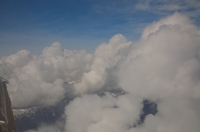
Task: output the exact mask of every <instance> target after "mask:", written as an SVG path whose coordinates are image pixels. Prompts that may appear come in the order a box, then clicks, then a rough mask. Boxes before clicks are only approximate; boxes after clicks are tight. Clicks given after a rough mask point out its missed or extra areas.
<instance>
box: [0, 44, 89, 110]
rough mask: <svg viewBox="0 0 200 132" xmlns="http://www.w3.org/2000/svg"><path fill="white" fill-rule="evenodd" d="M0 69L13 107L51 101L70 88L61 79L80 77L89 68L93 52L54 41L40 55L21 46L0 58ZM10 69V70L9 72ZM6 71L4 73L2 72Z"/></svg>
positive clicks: (49, 102)
mask: <svg viewBox="0 0 200 132" xmlns="http://www.w3.org/2000/svg"><path fill="white" fill-rule="evenodd" d="M2 60H3V62H4V63H6V65H7V66H8V67H6V66H5V65H4V64H3V63H2V62H1V66H2V68H3V69H1V73H4V75H5V77H7V76H8V77H7V78H8V79H9V82H10V83H9V84H8V87H9V89H8V90H9V93H10V97H11V100H12V104H13V106H14V107H24V106H29V105H44V104H46V105H52V104H55V103H56V102H57V101H59V99H60V98H62V96H63V95H64V94H65V93H66V92H67V91H69V85H67V87H64V83H67V82H71V81H77V80H79V79H80V78H81V77H82V76H83V73H84V72H88V71H90V69H91V64H92V62H93V54H92V53H89V52H87V51H85V50H80V51H71V50H66V49H63V48H62V47H61V44H59V43H57V42H55V43H53V44H52V45H51V46H50V47H46V48H45V49H44V50H43V52H42V54H41V55H40V56H35V55H31V54H30V52H29V51H26V50H22V51H19V52H17V53H16V54H14V55H11V56H8V57H4V58H2ZM9 69H10V70H11V71H13V72H11V71H10V70H9ZM5 73H7V74H5Z"/></svg>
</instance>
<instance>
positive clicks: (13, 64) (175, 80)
mask: <svg viewBox="0 0 200 132" xmlns="http://www.w3.org/2000/svg"><path fill="white" fill-rule="evenodd" d="M3 60H4V61H5V62H6V63H7V65H8V67H9V68H10V69H12V70H13V71H14V74H15V75H16V76H18V78H19V79H20V80H21V82H22V83H23V85H24V86H25V87H26V88H27V89H28V91H29V92H30V93H31V94H32V95H33V96H34V97H35V98H36V100H37V101H35V99H34V98H30V97H29V98H28V97H27V96H29V94H28V93H26V90H23V89H21V87H23V86H21V83H19V82H18V80H16V77H15V76H14V75H13V74H12V73H9V71H6V72H7V73H8V76H9V78H10V79H9V81H10V82H11V83H10V84H9V86H8V87H10V90H9V92H10V94H11V99H12V102H13V104H14V106H16V107H17V106H27V105H30V104H37V103H38V102H39V104H54V103H55V102H57V101H58V100H59V99H60V98H61V97H62V96H63V95H64V94H65V93H66V92H68V91H71V92H72V93H73V94H74V96H77V95H78V96H79V97H76V98H75V99H74V100H73V101H71V102H70V104H69V105H67V106H66V110H65V114H66V126H65V130H66V131H67V132H111V131H116V132H121V131H123V132H146V131H149V132H169V131H170V132H188V131H193V132H199V131H200V126H199V124H200V115H199V110H200V29H199V27H197V26H195V24H194V23H193V22H192V21H191V20H190V18H189V17H187V16H185V15H183V14H180V13H174V14H173V15H171V16H168V17H166V18H163V19H161V20H159V21H156V22H153V23H152V24H150V25H148V26H147V27H146V28H144V30H143V33H142V35H141V39H140V40H138V41H137V42H130V41H127V40H126V38H125V37H124V36H123V35H121V34H117V35H115V36H114V37H112V38H111V39H110V41H109V42H108V43H103V44H101V45H100V46H99V47H97V48H96V50H95V52H94V53H89V52H87V51H84V50H82V51H70V50H66V49H62V47H61V45H60V44H59V43H54V44H52V45H51V46H50V47H47V48H45V49H44V50H43V52H42V54H41V55H40V56H34V55H31V54H30V53H29V52H28V51H26V50H22V51H19V52H18V53H16V54H14V55H11V56H8V57H5V58H3ZM3 69H6V67H3ZM4 71H5V70H4ZM2 73H3V71H2ZM65 84H67V85H65ZM17 88H18V89H17ZM116 88H121V89H122V90H123V91H125V93H126V94H123V95H120V96H118V97H114V96H112V95H111V94H110V93H109V92H106V93H105V95H104V96H99V95H97V94H95V93H96V92H98V91H101V90H102V91H108V90H112V89H116ZM17 90H18V92H17V93H16V91H17ZM21 96H24V98H26V102H24V101H23V98H20V97H21ZM144 100H150V101H152V102H155V103H156V104H157V111H158V112H157V114H156V115H151V114H150V115H147V117H146V118H145V121H144V123H142V124H140V125H139V124H137V122H138V120H139V118H140V114H141V111H142V108H143V103H142V102H143V101H144ZM41 131H42V129H41Z"/></svg>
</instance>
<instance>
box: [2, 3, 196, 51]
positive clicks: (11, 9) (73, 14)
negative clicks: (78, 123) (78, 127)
mask: <svg viewBox="0 0 200 132" xmlns="http://www.w3.org/2000/svg"><path fill="white" fill-rule="evenodd" d="M175 11H179V12H181V13H184V14H187V15H189V16H190V17H191V18H192V19H193V20H194V22H195V23H196V24H197V25H200V24H199V18H200V15H199V14H200V2H199V0H174V1H168V0H32V1H31V0H18V1H16V0H0V18H1V21H0V55H10V54H14V53H15V52H17V51H19V50H21V49H26V50H29V51H31V53H32V54H40V53H41V52H42V50H43V49H44V47H47V46H49V45H51V44H52V43H53V42H55V41H56V42H60V43H61V44H62V46H63V47H64V48H66V49H72V50H74V49H77V50H80V49H86V50H88V51H93V50H95V48H96V47H97V46H98V45H99V44H100V43H102V42H107V41H108V40H109V39H110V38H111V37H112V36H113V35H115V34H118V33H121V34H123V35H124V36H125V37H127V39H128V40H132V41H135V40H138V39H139V38H140V34H141V32H142V29H143V28H144V27H145V26H146V25H147V24H149V23H151V22H153V21H155V20H158V19H160V18H162V17H165V16H167V15H169V14H172V13H173V12H175Z"/></svg>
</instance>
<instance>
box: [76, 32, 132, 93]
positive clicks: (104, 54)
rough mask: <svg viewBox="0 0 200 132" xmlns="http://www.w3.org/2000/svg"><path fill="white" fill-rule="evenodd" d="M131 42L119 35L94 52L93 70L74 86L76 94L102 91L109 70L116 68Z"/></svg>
mask: <svg viewBox="0 0 200 132" xmlns="http://www.w3.org/2000/svg"><path fill="white" fill-rule="evenodd" d="M130 44H131V42H128V41H127V40H126V38H125V37H124V36H122V35H121V34H117V35H115V36H114V37H112V38H111V39H110V41H109V43H107V44H106V43H103V44H101V45H100V46H99V47H97V49H96V50H95V52H94V61H93V63H92V65H91V70H90V71H89V72H87V73H84V74H83V77H82V78H81V80H80V82H79V83H76V84H75V85H74V89H75V94H83V93H86V92H88V91H91V92H93V91H96V90H98V89H101V88H103V87H104V85H105V84H106V81H107V80H108V69H112V68H113V67H115V66H116V65H117V64H118V63H119V62H120V61H121V60H122V59H123V58H124V57H125V56H126V54H127V51H128V48H129V46H130Z"/></svg>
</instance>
